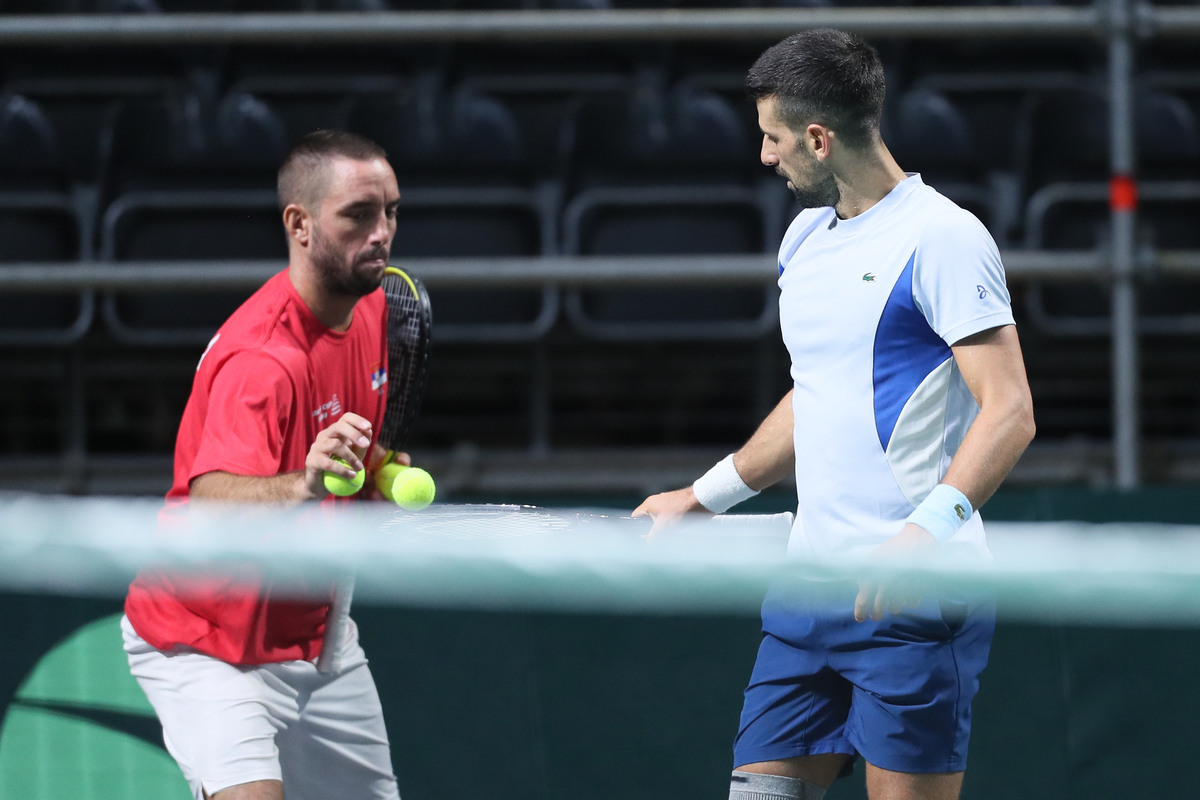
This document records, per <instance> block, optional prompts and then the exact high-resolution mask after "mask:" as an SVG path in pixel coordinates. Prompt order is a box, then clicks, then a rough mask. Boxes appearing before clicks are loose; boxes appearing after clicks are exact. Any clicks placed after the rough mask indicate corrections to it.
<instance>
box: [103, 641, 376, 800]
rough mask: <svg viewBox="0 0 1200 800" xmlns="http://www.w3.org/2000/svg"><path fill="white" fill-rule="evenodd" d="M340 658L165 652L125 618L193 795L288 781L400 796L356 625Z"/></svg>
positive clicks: (318, 791)
mask: <svg viewBox="0 0 1200 800" xmlns="http://www.w3.org/2000/svg"><path fill="white" fill-rule="evenodd" d="M346 627H347V630H346V632H345V635H344V636H343V638H342V644H341V652H340V653H339V655H340V664H339V665H338V668H337V671H336V672H334V673H332V674H323V673H321V672H318V671H317V667H316V665H315V664H313V663H312V662H310V661H286V662H283V663H279V664H263V665H259V666H235V665H232V664H228V663H226V662H224V661H220V660H218V659H215V658H212V657H211V656H206V655H204V654H202V653H198V652H196V651H194V650H191V649H189V648H182V647H181V648H176V649H174V650H171V651H168V652H163V651H160V650H156V649H154V648H153V647H152V646H150V645H149V644H147V643H146V642H145V641H144V640H143V639H142V637H140V636H138V634H137V632H136V631H134V629H133V626H132V625H130V624H129V620H128V619H125V618H124V617H122V619H121V630H122V632H123V634H124V638H125V652H126V653H127V654H128V656H129V668H130V671H131V672H132V673H133V676H134V677H135V678H137V682H138V684H140V685H141V687H142V691H144V692H145V693H146V697H147V698H149V700H150V704H151V705H152V706H154V710H155V712H156V713H157V714H158V719H159V721H160V722H161V723H162V726H163V742H164V743H165V744H166V746H167V751H168V752H169V753H170V754H171V756H172V757H173V758H174V759H175V761H176V762H177V763H178V764H179V767H180V769H182V770H183V774H184V777H185V778H187V782H188V784H189V785H190V786H191V789H192V794H193V795H194V796H195V797H196V800H202V798H203V796H204V795H203V791H207V792H208V794H209V796H211V795H213V794H215V793H216V792H219V791H221V790H222V789H226V788H228V787H230V786H236V785H238V784H242V783H249V782H250V781H261V780H282V781H283V793H284V796H285V797H286V798H287V800H328V798H331V797H353V798H370V799H371V800H399V797H400V793H399V790H398V789H397V787H396V777H395V775H394V774H393V772H392V758H391V751H390V749H389V747H388V739H387V731H386V730H385V729H384V724H383V709H382V708H381V707H380V704H379V694H378V693H377V692H376V690H375V681H374V680H373V679H372V677H371V671H370V669H369V668H368V667H367V659H366V656H365V655H364V653H363V650H362V647H360V646H359V644H358V633H357V630H356V629H355V628H354V625H353V623H351V624H350V625H347V626H346Z"/></svg>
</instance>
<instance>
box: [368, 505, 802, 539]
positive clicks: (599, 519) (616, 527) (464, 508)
mask: <svg viewBox="0 0 1200 800" xmlns="http://www.w3.org/2000/svg"><path fill="white" fill-rule="evenodd" d="M793 519H794V517H793V515H792V514H791V512H782V513H779V514H717V515H715V516H712V517H698V518H696V519H694V520H692V521H691V523H690V524H683V525H681V526H680V527H679V529H677V530H684V531H686V533H687V535H689V536H703V535H705V534H706V533H707V534H708V535H712V536H720V537H729V536H740V537H762V538H769V539H778V540H779V541H781V542H782V541H786V539H787V537H788V535H789V534H790V533H791V528H792V522H793ZM652 525H653V521H652V520H651V519H650V517H630V516H624V515H620V514H603V513H595V512H589V511H578V510H571V509H555V508H543V507H540V506H530V505H508V504H486V503H484V504H472V503H466V504H445V505H434V506H430V507H429V508H426V509H424V510H422V511H419V512H417V513H399V514H397V515H396V516H394V517H392V518H391V519H389V520H387V521H386V522H384V523H383V524H382V526H381V529H382V530H383V532H384V533H387V534H390V535H393V536H398V537H400V538H401V539H403V540H405V541H420V540H422V539H430V538H436V539H462V540H476V539H515V538H525V537H545V536H561V535H564V534H567V535H569V534H571V533H580V532H586V531H589V530H591V531H596V532H602V533H604V534H609V533H611V534H614V535H618V536H621V535H629V536H645V535H646V534H648V533H649V532H650V527H651V526H652ZM664 535H665V536H670V535H671V533H670V531H668V532H667V533H666V534H664Z"/></svg>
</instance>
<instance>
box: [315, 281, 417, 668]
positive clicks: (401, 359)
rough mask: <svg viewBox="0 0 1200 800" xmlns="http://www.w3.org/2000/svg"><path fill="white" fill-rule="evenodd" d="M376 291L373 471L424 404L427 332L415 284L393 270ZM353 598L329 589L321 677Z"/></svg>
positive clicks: (348, 587) (346, 581) (348, 584)
mask: <svg viewBox="0 0 1200 800" xmlns="http://www.w3.org/2000/svg"><path fill="white" fill-rule="evenodd" d="M381 287H382V289H383V296H384V299H385V300H386V301H387V326H386V329H385V334H386V339H387V362H388V363H387V405H386V406H384V409H383V425H382V426H381V428H380V431H379V437H378V442H379V444H380V446H382V447H383V448H384V449H385V450H387V455H386V457H385V458H384V460H383V463H382V464H380V465H379V466H382V465H383V464H387V463H389V462H392V461H394V460H395V458H396V453H397V452H399V451H401V450H403V449H404V447H405V445H407V444H408V438H409V436H411V435H412V429H413V425H414V424H415V423H416V421H417V415H418V414H419V413H420V411H421V403H422V402H424V400H425V386H426V384H427V383H428V377H429V350H430V342H431V335H432V330H433V311H432V308H431V306H430V303H429V292H427V291H426V290H425V286H424V284H422V283H421V281H420V280H418V279H417V278H415V277H413V276H412V275H409V274H408V273H407V272H405V271H404V270H402V269H400V268H399V267H392V266H389V267H388V268H387V269H386V270H385V271H384V275H383V281H382V283H381ZM376 469H378V467H376ZM353 593H354V576H353V575H347V576H345V577H344V578H342V579H341V580H339V581H338V583H337V586H336V587H335V588H334V593H333V601H332V602H331V603H330V607H329V616H328V617H327V621H326V623H325V634H324V636H323V637H322V644H321V655H320V656H319V657H318V659H317V669H319V670H320V671H321V672H326V673H329V672H336V671H337V670H338V668H339V666H340V665H339V663H338V659H337V653H338V650H339V645H340V643H341V638H342V632H343V631H344V630H345V629H346V623H347V622H348V621H349V618H350V600H351V596H352V595H353Z"/></svg>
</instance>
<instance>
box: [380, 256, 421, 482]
mask: <svg viewBox="0 0 1200 800" xmlns="http://www.w3.org/2000/svg"><path fill="white" fill-rule="evenodd" d="M383 295H384V297H385V298H386V299H387V352H388V366H387V379H388V383H387V385H388V392H387V406H386V407H385V408H384V411H383V427H382V429H381V430H380V431H379V443H380V444H381V445H382V446H383V447H384V448H385V449H386V450H387V451H388V455H387V459H386V460H385V461H384V463H388V462H389V461H392V460H394V458H395V455H396V453H397V452H398V451H400V450H402V449H403V448H404V446H405V445H407V444H408V438H409V436H411V435H412V429H413V425H414V424H415V423H416V421H417V415H418V414H419V413H420V412H421V404H422V403H423V402H424V400H425V387H426V384H427V383H428V377H429V350H430V341H431V338H430V337H431V334H432V331H433V312H432V310H431V307H430V304H429V292H427V291H425V286H424V284H422V283H421V281H420V280H418V279H417V278H415V277H413V276H412V275H409V274H408V273H406V272H405V271H404V270H402V269H400V268H399V267H388V268H387V271H386V272H385V273H384V276H383Z"/></svg>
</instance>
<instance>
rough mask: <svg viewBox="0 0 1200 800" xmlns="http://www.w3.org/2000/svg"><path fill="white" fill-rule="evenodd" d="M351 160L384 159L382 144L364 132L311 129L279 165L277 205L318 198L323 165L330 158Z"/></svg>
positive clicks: (324, 178) (323, 177)
mask: <svg viewBox="0 0 1200 800" xmlns="http://www.w3.org/2000/svg"><path fill="white" fill-rule="evenodd" d="M339 157H340V158H349V159H351V160H354V161H373V160H375V159H377V158H382V159H386V158H387V153H386V152H385V151H384V149H383V148H382V147H380V146H379V145H377V144H375V143H374V142H372V141H371V140H370V139H368V138H366V137H365V136H359V135H358V134H357V133H350V132H348V131H337V130H320V131H314V132H313V133H310V134H308V135H307V136H305V137H304V138H302V139H301V140H300V141H299V142H297V143H296V146H295V147H293V148H292V151H291V152H290V153H288V155H287V158H285V159H284V160H283V165H282V166H280V167H279V178H278V184H277V188H278V193H279V209H280V210H281V211H282V210H283V209H285V208H287V207H288V206H289V205H291V204H292V203H300V204H306V203H307V204H312V203H315V202H317V201H319V200H320V199H321V198H322V197H323V196H324V193H325V188H326V186H327V185H328V178H327V173H326V167H327V166H328V165H329V162H330V161H331V160H333V159H334V158H339Z"/></svg>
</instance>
